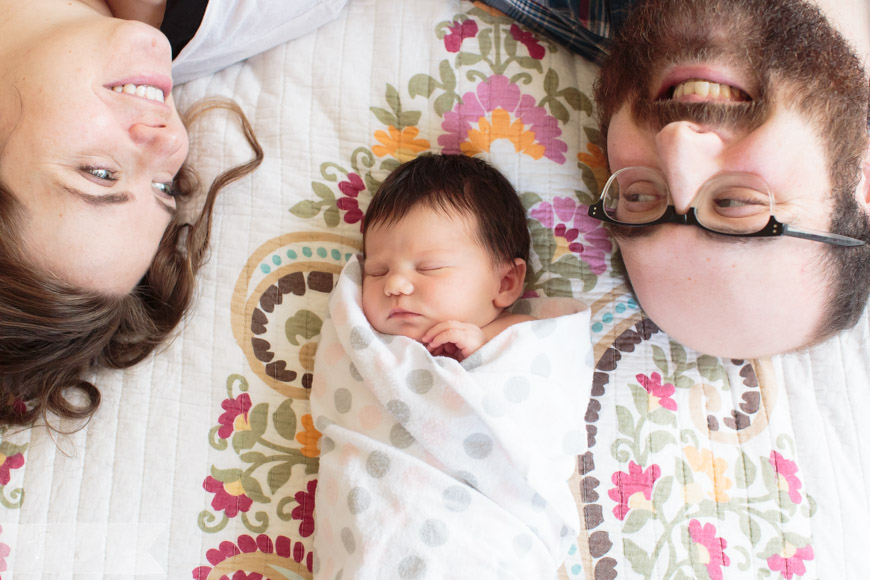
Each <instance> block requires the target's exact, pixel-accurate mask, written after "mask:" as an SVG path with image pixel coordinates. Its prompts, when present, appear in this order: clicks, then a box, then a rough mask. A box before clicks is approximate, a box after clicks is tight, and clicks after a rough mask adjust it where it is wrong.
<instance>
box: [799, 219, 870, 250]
mask: <svg viewBox="0 0 870 580" xmlns="http://www.w3.org/2000/svg"><path fill="white" fill-rule="evenodd" d="M782 235H784V236H791V237H793V238H802V239H804V240H813V241H814V242H822V243H825V244H832V245H834V246H863V245H864V242H863V241H862V240H856V239H855V238H850V237H847V236H841V235H839V234H830V233H827V232H820V231H817V230H810V229H802V228H796V227H794V226H790V225H787V224H784V225H783V226H782Z"/></svg>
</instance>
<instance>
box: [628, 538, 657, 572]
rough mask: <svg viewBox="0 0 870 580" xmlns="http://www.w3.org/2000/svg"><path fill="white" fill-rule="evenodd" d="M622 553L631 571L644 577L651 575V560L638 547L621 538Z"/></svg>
mask: <svg viewBox="0 0 870 580" xmlns="http://www.w3.org/2000/svg"><path fill="white" fill-rule="evenodd" d="M622 551H623V552H624V553H625V557H626V558H628V561H629V563H630V564H631V569H632V570H634V571H635V572H637V573H638V574H640V575H642V576H646V577H649V576H650V575H651V574H652V567H653V560H652V558H650V556H649V554H647V553H646V552H644V551H643V550H642V549H641V548H640V546H638V545H637V544H635V543H634V542H632V541H631V540H629V539H628V538H622Z"/></svg>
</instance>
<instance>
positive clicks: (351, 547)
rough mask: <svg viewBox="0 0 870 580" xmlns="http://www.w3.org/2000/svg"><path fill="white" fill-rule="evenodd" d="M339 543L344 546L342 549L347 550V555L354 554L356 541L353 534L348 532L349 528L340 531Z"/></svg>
mask: <svg viewBox="0 0 870 580" xmlns="http://www.w3.org/2000/svg"><path fill="white" fill-rule="evenodd" d="M341 543H342V544H344V549H345V550H347V553H348V554H353V553H354V552H356V540H355V539H354V537H353V532H352V531H350V528H344V529H342V530H341Z"/></svg>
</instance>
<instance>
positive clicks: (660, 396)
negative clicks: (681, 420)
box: [635, 372, 677, 411]
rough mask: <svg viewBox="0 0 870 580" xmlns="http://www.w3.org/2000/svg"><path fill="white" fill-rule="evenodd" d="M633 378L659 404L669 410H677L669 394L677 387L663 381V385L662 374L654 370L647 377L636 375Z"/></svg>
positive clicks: (675, 403)
mask: <svg viewBox="0 0 870 580" xmlns="http://www.w3.org/2000/svg"><path fill="white" fill-rule="evenodd" d="M635 378H636V379H637V380H638V382H639V383H640V386H642V387H643V388H644V390H646V392H647V393H649V394H650V395H652V396H653V397H655V398H656V399H657V401H658V404H659V405H661V406H662V407H664V408H665V409H668V410H670V411H676V410H677V402H676V401H674V400H673V399H672V398H671V395H673V394H674V393H675V392H676V390H677V389H676V387H674V385H672V384H671V383H665V384H664V385H663V384H662V376H661V375H660V374H658V373H656V372H654V373H653V374H651V375H650V376H649V377H647V376H646V375H636V376H635Z"/></svg>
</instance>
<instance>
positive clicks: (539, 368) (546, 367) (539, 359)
mask: <svg viewBox="0 0 870 580" xmlns="http://www.w3.org/2000/svg"><path fill="white" fill-rule="evenodd" d="M529 368H530V370H531V371H532V374H536V375H538V376H539V377H549V376H550V371H551V370H552V368H553V365H552V364H551V363H550V357H549V356H547V355H546V354H544V353H541V354H539V355H538V356H536V357H535V359H534V360H533V361H532V365H531V367H529Z"/></svg>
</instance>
